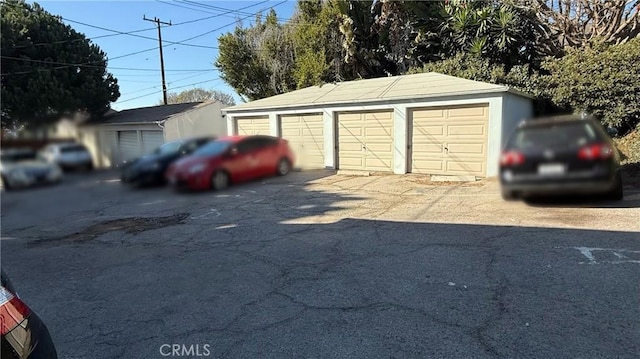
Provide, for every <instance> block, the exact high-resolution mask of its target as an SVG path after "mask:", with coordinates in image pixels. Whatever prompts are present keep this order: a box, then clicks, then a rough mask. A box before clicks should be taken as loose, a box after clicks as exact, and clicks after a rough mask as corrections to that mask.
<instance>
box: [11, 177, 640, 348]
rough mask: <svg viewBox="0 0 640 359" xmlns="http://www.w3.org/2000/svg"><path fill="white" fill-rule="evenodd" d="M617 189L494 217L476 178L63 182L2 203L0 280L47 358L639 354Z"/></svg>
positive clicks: (635, 300)
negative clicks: (27, 316) (40, 331)
mask: <svg viewBox="0 0 640 359" xmlns="http://www.w3.org/2000/svg"><path fill="white" fill-rule="evenodd" d="M626 193H627V195H626V198H625V200H624V201H621V202H603V201H597V200H584V199H563V200H560V201H552V200H539V201H535V202H531V203H523V202H514V203H508V202H503V201H502V200H501V199H500V195H499V193H498V186H497V184H496V183H495V182H491V181H489V182H480V183H471V184H458V185H455V184H448V185H442V184H434V183H430V182H428V181H426V180H425V179H424V178H422V177H419V176H411V175H407V176H372V177H348V176H338V175H335V174H333V173H331V172H325V171H317V172H302V173H292V174H290V175H289V176H287V177H283V178H272V179H265V180H262V181H257V182H253V183H249V184H244V185H240V186H236V187H232V188H230V189H228V190H226V191H223V192H203V193H175V192H172V191H170V190H168V189H166V188H152V189H145V190H133V189H129V188H125V187H123V186H122V185H121V184H120V183H119V182H118V180H117V175H116V174H114V173H112V172H101V173H96V174H93V175H75V176H72V178H70V179H68V180H67V181H66V182H65V183H63V184H61V185H59V186H53V187H44V188H37V189H33V190H25V191H15V192H11V193H4V192H3V193H2V195H1V196H2V242H1V244H2V248H1V250H2V267H3V268H4V269H5V271H6V272H7V273H8V274H9V276H10V277H11V279H12V281H13V282H14V284H15V286H16V289H17V290H18V291H19V293H20V295H21V296H22V297H23V299H24V300H25V301H26V302H27V303H28V304H29V305H30V306H31V307H32V308H33V309H34V310H35V311H36V312H37V313H38V314H39V315H40V317H42V318H43V320H44V321H45V322H46V323H47V325H48V326H49V329H50V331H51V334H52V336H53V339H54V342H55V343H56V346H57V348H58V353H59V355H60V357H61V358H163V357H168V355H165V354H166V353H167V352H166V350H165V352H164V353H163V351H162V350H163V349H162V348H165V349H166V348H167V347H166V346H165V347H163V345H167V344H168V345H173V344H177V345H180V346H191V347H193V348H194V349H197V350H198V351H199V353H200V354H201V355H200V357H203V356H209V357H213V358H227V357H233V358H258V357H259V358H288V357H305V358H356V357H357V358H408V357H415V358H493V357H503V358H541V357H546V358H567V357H572V358H610V357H616V358H636V357H637V354H638V353H639V352H640V306H639V303H640V286H639V285H638V283H640V220H639V218H640V189H638V188H628V189H627V191H626ZM205 346H206V350H205ZM204 354H208V355H204ZM173 356H175V355H173ZM182 357H196V355H195V353H194V354H193V355H191V356H184V355H183V356H182Z"/></svg>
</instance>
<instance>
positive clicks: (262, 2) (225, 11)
mask: <svg viewBox="0 0 640 359" xmlns="http://www.w3.org/2000/svg"><path fill="white" fill-rule="evenodd" d="M158 2H161V3H165V4H169V5H174V4H172V3H169V2H166V1H160V0H158ZM266 2H269V0H264V1H260V2H258V3H255V4H251V5H248V6H243V7H241V8H239V9H226V8H221V9H222V10H223V11H224V12H223V13H221V14H215V15H214V16H207V17H203V18H200V19H195V20H187V21H183V22H179V23H177V24H174V26H175V25H184V24H191V23H194V22H197V21H202V20H208V19H213V18H214V17H219V16H224V15H226V14H228V13H239V12H240V10H246V9H249V8H252V7H254V6H258V5H261V4H264V3H266ZM207 13H208V14H212V13H211V12H207Z"/></svg>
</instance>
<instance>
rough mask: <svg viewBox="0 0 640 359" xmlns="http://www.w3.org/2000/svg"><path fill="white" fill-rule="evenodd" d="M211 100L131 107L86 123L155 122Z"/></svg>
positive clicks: (206, 103) (203, 104)
mask: <svg viewBox="0 0 640 359" xmlns="http://www.w3.org/2000/svg"><path fill="white" fill-rule="evenodd" d="M211 103H212V102H189V103H179V104H173V105H159V106H151V107H140V108H132V109H129V110H123V111H118V112H113V113H111V114H107V115H105V116H103V117H101V118H95V119H91V120H89V121H88V122H87V123H86V124H91V125H94V124H95V125H97V124H105V125H110V124H120V123H123V124H127V123H128V124H131V123H155V122H159V121H164V120H166V119H168V118H170V117H172V116H175V115H177V114H179V113H183V112H187V111H190V110H192V109H195V108H198V107H201V106H206V105H208V104H211Z"/></svg>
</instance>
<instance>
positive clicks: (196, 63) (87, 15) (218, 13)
mask: <svg viewBox="0 0 640 359" xmlns="http://www.w3.org/2000/svg"><path fill="white" fill-rule="evenodd" d="M283 1H284V0H267V1H264V0H259V1H201V0H194V1H191V0H177V1H175V0H156V1H151V0H150V1H88V0H85V1H36V2H38V3H39V4H40V5H41V6H42V7H44V8H45V10H47V11H48V12H50V13H52V14H55V15H60V16H62V17H63V18H64V19H65V20H63V21H65V22H66V23H67V24H68V25H71V26H72V27H73V28H74V29H75V30H76V31H79V32H82V33H84V34H85V35H86V36H87V37H89V38H90V39H92V41H93V42H94V43H95V44H97V45H98V46H100V48H101V49H102V51H104V52H106V53H107V56H108V57H109V58H114V57H118V56H122V55H127V54H130V53H133V52H136V51H141V50H146V49H152V48H153V49H152V50H149V51H146V52H143V53H140V54H136V55H131V56H126V57H122V58H118V59H113V60H110V61H109V71H110V72H111V73H112V74H114V76H115V77H116V78H117V79H118V83H119V85H120V93H121V95H120V98H119V99H118V101H117V102H115V103H113V104H112V107H113V108H114V109H116V110H124V109H128V108H135V107H143V106H153V105H156V104H158V102H159V101H161V100H162V86H161V77H160V70H159V69H160V55H159V51H158V48H157V47H158V41H157V36H158V31H157V29H156V28H155V24H154V23H152V22H148V21H144V20H143V19H142V18H143V16H145V15H146V17H147V18H154V17H158V18H160V20H162V21H166V22H168V21H171V23H172V24H179V23H181V22H185V21H191V20H197V19H202V18H205V17H212V18H210V19H207V20H201V21H196V22H192V23H187V24H182V25H174V26H167V27H163V28H162V40H163V44H164V45H166V46H164V47H163V51H164V66H165V69H166V71H165V74H166V80H167V88H168V90H169V92H172V89H174V88H175V91H176V92H179V91H182V90H187V89H190V88H194V87H202V88H206V89H217V90H221V91H224V92H227V93H231V94H233V95H234V96H235V97H236V102H238V101H239V97H238V95H237V94H236V93H235V91H234V90H233V89H232V88H231V87H230V86H229V85H227V84H226V83H225V82H224V81H223V80H221V79H219V73H218V71H217V70H216V69H215V66H214V65H213V63H214V62H215V60H216V58H217V57H218V50H217V49H212V48H201V47H190V46H183V45H179V44H173V45H168V44H167V41H172V42H181V41H183V40H186V39H188V38H191V37H195V36H198V35H202V34H204V33H207V32H210V31H212V30H215V31H212V32H211V33H208V34H206V35H204V36H200V37H197V38H195V39H193V40H189V41H186V42H185V43H188V44H192V45H200V46H210V47H217V46H218V37H219V36H220V35H221V34H224V33H226V32H229V31H233V29H234V27H235V25H236V23H237V21H238V20H241V21H242V23H243V24H245V25H248V24H250V23H252V22H253V21H254V20H255V15H254V14H255V13H256V12H258V11H260V10H263V13H264V14H266V12H267V11H268V9H269V8H271V7H273V8H274V9H275V10H276V12H277V14H278V17H279V18H281V19H288V18H290V17H291V15H292V13H293V11H294V8H295V4H296V2H295V1H294V0H288V1H285V2H283ZM242 8H245V9H244V10H239V9H242ZM224 9H227V10H226V11H225V10H224ZM229 11H232V12H229ZM243 18H245V19H244V20H242V19H243ZM71 20H73V21H76V22H72V21H71ZM77 22H82V23H86V24H89V25H92V26H98V27H103V28H107V29H110V30H117V31H120V32H130V31H135V30H142V29H148V30H146V31H141V32H136V33H135V34H134V35H140V36H145V37H149V38H151V39H144V38H139V37H135V36H131V35H123V34H120V35H115V36H108V37H101V38H96V37H99V36H104V35H113V34H116V32H113V31H107V30H101V29H97V28H93V27H90V26H86V25H81V24H78V23H77ZM216 29H218V30H216ZM154 47H155V48H154ZM117 68H133V69H136V70H125V69H117ZM140 69H151V70H153V71H143V70H140ZM185 70H198V71H185Z"/></svg>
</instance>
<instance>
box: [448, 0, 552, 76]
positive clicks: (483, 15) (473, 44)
mask: <svg viewBox="0 0 640 359" xmlns="http://www.w3.org/2000/svg"><path fill="white" fill-rule="evenodd" d="M441 12H442V13H441V17H442V22H441V24H440V26H439V38H440V45H441V51H442V58H449V57H452V56H454V55H456V54H460V53H464V54H475V55H478V56H481V57H484V58H487V59H489V60H490V62H492V63H498V64H503V65H505V66H507V68H510V67H512V66H516V65H522V64H534V65H539V63H540V57H538V56H536V55H537V52H536V45H537V44H536V34H537V33H536V29H537V28H538V26H537V21H536V20H534V17H535V15H533V14H532V12H531V10H530V9H527V8H523V7H518V6H516V4H515V3H514V2H513V1H504V2H500V3H496V2H493V1H470V0H451V1H448V2H447V3H445V4H444V5H442V10H441Z"/></svg>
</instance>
